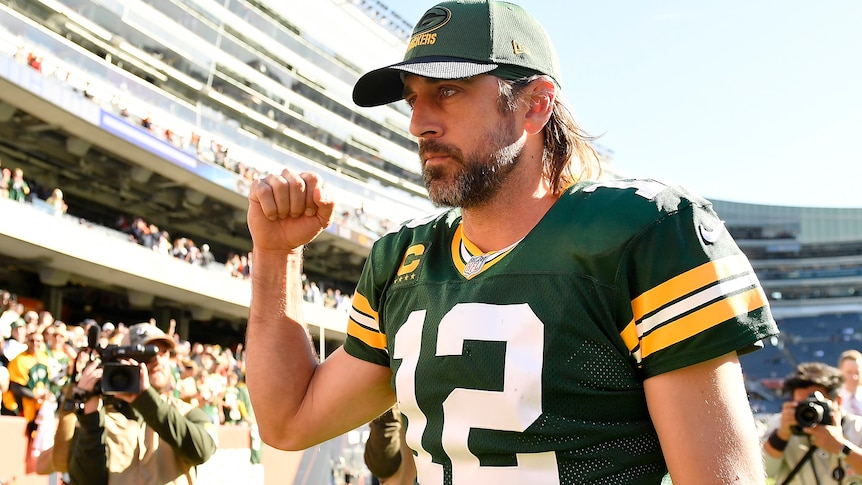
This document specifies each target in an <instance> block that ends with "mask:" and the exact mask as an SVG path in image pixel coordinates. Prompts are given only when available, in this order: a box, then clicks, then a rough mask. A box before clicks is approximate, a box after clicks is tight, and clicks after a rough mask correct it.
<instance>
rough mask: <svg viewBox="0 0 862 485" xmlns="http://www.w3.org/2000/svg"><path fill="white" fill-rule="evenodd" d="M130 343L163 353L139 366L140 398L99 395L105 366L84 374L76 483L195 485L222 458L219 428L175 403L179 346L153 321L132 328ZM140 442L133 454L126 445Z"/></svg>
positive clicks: (72, 470) (72, 464) (72, 460)
mask: <svg viewBox="0 0 862 485" xmlns="http://www.w3.org/2000/svg"><path fill="white" fill-rule="evenodd" d="M126 335H127V337H126V340H125V341H124V342H123V344H124V345H149V344H152V345H157V346H158V348H159V354H158V355H157V356H156V357H154V358H152V359H151V360H150V361H149V362H141V363H139V364H138V365H139V368H140V377H141V384H142V385H141V390H140V392H130V393H120V394H115V395H113V396H102V395H98V394H95V393H94V389H95V385H96V383H97V382H98V381H99V380H100V379H101V377H102V368H101V367H99V365H98V362H92V363H90V364H89V365H87V367H86V368H85V369H84V371H83V372H82V374H81V376H80V379H79V381H78V383H77V389H76V392H75V393H74V396H75V399H76V401H77V403H78V404H77V408H78V409H79V411H78V421H79V426H78V428H77V430H76V431H75V435H74V438H73V439H74V442H75V446H74V447H73V448H72V450H71V456H70V457H69V476H70V477H71V483H72V484H73V485H84V484H87V485H91V484H92V485H100V484H107V483H109V482H110V483H112V484H132V483H140V482H139V480H140V477H142V476H146V477H150V478H151V480H150V481H148V483H152V484H154V485H162V484H180V483H182V484H194V483H196V481H197V479H196V469H195V467H196V466H197V465H200V464H202V463H204V462H206V461H207V460H208V459H209V458H210V457H211V456H212V455H213V453H214V452H215V448H216V444H215V441H214V440H213V437H212V435H211V434H210V433H211V432H212V430H213V428H212V427H211V425H210V421H209V418H208V417H207V416H206V413H204V412H203V411H202V410H201V409H200V408H197V407H194V406H192V405H191V404H189V403H187V402H185V401H182V400H180V399H177V398H175V397H173V395H172V393H171V382H170V375H169V366H170V355H169V352H170V350H171V349H173V348H174V345H175V344H174V340H173V339H171V338H170V337H168V336H167V335H165V333H164V332H162V331H161V330H159V329H158V327H156V326H154V325H152V324H150V323H139V324H135V325H132V326H131V327H129V328H128V332H127V333H126ZM129 442H134V443H137V445H136V446H133V447H131V448H128V447H127V446H126V445H125V443H129Z"/></svg>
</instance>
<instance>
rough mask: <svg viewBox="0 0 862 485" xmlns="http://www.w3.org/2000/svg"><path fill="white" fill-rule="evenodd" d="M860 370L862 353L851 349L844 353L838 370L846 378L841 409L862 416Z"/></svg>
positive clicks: (839, 359) (842, 391)
mask: <svg viewBox="0 0 862 485" xmlns="http://www.w3.org/2000/svg"><path fill="white" fill-rule="evenodd" d="M860 368H862V352H859V351H858V350H855V349H851V350H847V351H845V352H842V353H841V355H840V356H839V357H838V370H840V371H841V375H842V376H843V377H844V384H843V385H842V386H841V407H842V408H843V409H844V412H845V413H850V414H856V415H862V388H860V387H859V375H860V374H859V372H860Z"/></svg>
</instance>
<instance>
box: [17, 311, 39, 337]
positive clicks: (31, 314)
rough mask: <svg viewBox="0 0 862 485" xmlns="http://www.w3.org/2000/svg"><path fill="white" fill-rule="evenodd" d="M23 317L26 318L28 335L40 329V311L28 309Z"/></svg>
mask: <svg viewBox="0 0 862 485" xmlns="http://www.w3.org/2000/svg"><path fill="white" fill-rule="evenodd" d="M21 318H23V319H24V326H25V327H26V328H27V334H28V335H29V334H31V333H33V332H38V331H39V312H37V311H36V310H27V311H26V312H24V315H22V316H21Z"/></svg>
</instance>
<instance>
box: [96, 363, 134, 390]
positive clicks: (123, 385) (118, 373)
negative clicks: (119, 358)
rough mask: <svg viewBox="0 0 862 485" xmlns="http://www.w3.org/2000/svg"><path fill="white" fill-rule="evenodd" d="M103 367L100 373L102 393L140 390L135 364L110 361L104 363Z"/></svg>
mask: <svg viewBox="0 0 862 485" xmlns="http://www.w3.org/2000/svg"><path fill="white" fill-rule="evenodd" d="M104 368H105V370H104V372H103V373H102V392H103V393H104V394H115V393H118V392H124V393H125V392H140V390H141V389H140V387H141V382H140V369H139V368H138V367H137V366H134V365H123V364H117V363H114V362H111V363H108V364H105V366H104Z"/></svg>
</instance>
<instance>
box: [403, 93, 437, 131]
mask: <svg viewBox="0 0 862 485" xmlns="http://www.w3.org/2000/svg"><path fill="white" fill-rule="evenodd" d="M442 133H443V130H442V125H441V124H440V117H439V112H438V110H437V107H436V105H435V103H434V101H433V99H432V98H431V97H430V96H428V95H422V94H417V95H416V96H415V97H414V98H413V114H412V115H411V116H410V134H411V135H413V136H415V137H417V138H434V137H438V136H440V135H441V134H442Z"/></svg>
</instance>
